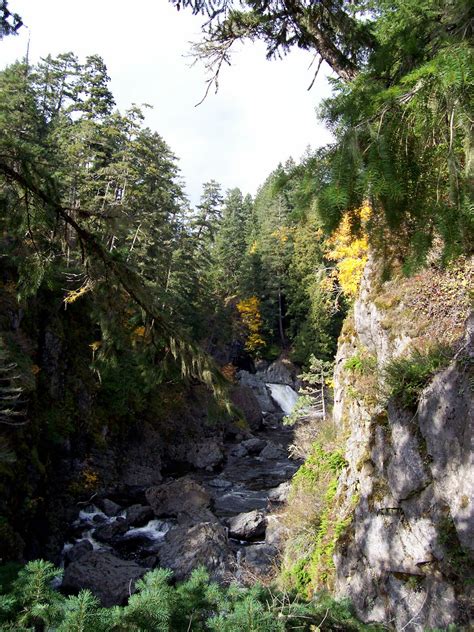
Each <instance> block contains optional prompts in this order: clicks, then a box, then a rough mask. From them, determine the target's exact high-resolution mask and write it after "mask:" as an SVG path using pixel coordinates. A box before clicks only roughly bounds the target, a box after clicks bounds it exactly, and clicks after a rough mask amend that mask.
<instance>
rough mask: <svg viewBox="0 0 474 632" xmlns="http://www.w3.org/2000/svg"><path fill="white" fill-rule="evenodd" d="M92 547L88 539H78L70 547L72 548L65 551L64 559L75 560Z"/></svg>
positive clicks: (88, 551)
mask: <svg viewBox="0 0 474 632" xmlns="http://www.w3.org/2000/svg"><path fill="white" fill-rule="evenodd" d="M93 548H94V547H93V546H92V544H91V543H90V542H89V540H80V541H79V542H77V543H76V544H75V545H74V546H73V547H72V549H69V551H67V553H66V555H65V559H66V561H67V562H76V561H77V560H79V559H80V558H81V557H84V555H85V554H86V553H90V552H91V551H92V550H93Z"/></svg>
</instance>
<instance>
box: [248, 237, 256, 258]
mask: <svg viewBox="0 0 474 632" xmlns="http://www.w3.org/2000/svg"><path fill="white" fill-rule="evenodd" d="M257 252H258V241H256V240H255V241H254V242H253V243H252V245H251V246H250V248H249V255H255V254H257Z"/></svg>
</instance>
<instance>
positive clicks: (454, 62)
mask: <svg viewBox="0 0 474 632" xmlns="http://www.w3.org/2000/svg"><path fill="white" fill-rule="evenodd" d="M469 14H471V15H470V16H469ZM471 20H472V9H467V5H466V4H465V3H464V2H463V1H462V0H461V1H456V2H451V3H448V4H446V3H439V2H437V1H435V0H426V1H425V2H417V1H416V2H415V1H413V0H396V2H385V1H382V0H381V1H380V2H377V4H376V12H375V15H374V16H373V32H374V35H375V37H376V39H377V42H378V45H377V48H376V50H375V52H374V54H373V55H372V56H371V57H370V58H369V60H368V63H367V64H366V66H365V67H364V68H363V69H362V71H361V72H360V73H359V75H358V76H357V78H356V79H355V80H354V81H353V82H352V83H351V84H345V85H344V84H342V83H338V84H336V85H335V95H334V96H333V97H332V98H330V99H328V100H327V101H326V102H325V105H324V106H323V108H322V111H321V113H322V117H323V119H324V120H325V121H326V122H327V123H328V124H329V125H330V127H331V128H332V129H333V131H334V133H335V135H336V138H337V143H336V144H335V145H334V146H333V147H331V148H328V149H327V150H324V151H323V152H322V153H321V163H320V170H321V171H320V178H321V180H322V181H323V182H324V184H323V186H322V187H321V189H320V191H319V194H318V197H319V210H320V213H321V217H322V218H323V220H324V222H325V225H326V226H327V228H328V229H329V230H333V229H335V228H336V226H337V225H338V224H339V222H340V219H341V216H342V214H344V213H346V212H348V211H349V212H351V211H353V210H354V209H356V208H358V207H360V206H361V205H362V204H363V202H364V201H365V200H366V199H368V200H369V201H370V204H371V206H372V209H373V216H372V219H371V221H370V222H369V224H368V227H367V228H368V233H369V238H370V240H371V242H372V244H373V245H375V246H377V247H378V248H379V250H380V251H381V252H384V253H385V254H390V250H391V251H392V252H393V250H395V251H397V253H398V254H399V255H401V256H402V257H403V259H404V261H405V269H406V270H407V271H411V270H413V269H416V268H417V267H419V266H420V264H422V263H423V262H424V260H425V257H426V254H427V252H428V251H429V249H430V248H431V246H432V244H433V240H434V239H436V238H438V239H439V238H441V240H442V243H443V246H444V253H443V256H444V258H445V259H449V258H450V257H453V256H455V255H457V254H459V253H460V252H463V251H469V249H470V244H472V230H473V215H472V197H471V196H472V189H471V184H470V181H471V178H472V165H473V162H472V121H471V122H470V121H469V111H470V107H471V106H470V103H471V102H472V91H473V74H472V68H473V49H472V47H471V45H470V42H469V38H470V36H471V29H472V26H466V27H465V26H464V25H466V24H469V23H470V24H472V21H471ZM388 234H390V235H391V237H392V244H391V247H390V248H388V247H387V236H388Z"/></svg>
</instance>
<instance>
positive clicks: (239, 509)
mask: <svg viewBox="0 0 474 632" xmlns="http://www.w3.org/2000/svg"><path fill="white" fill-rule="evenodd" d="M267 502H268V501H267V495H266V493H265V492H261V491H250V490H235V491H232V492H229V493H226V494H223V495H222V496H220V497H219V498H216V500H215V502H214V510H215V512H216V513H218V514H220V515H223V516H230V515H234V514H239V513H246V512H248V511H252V510H253V509H265V507H266V506H267Z"/></svg>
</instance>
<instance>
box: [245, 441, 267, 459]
mask: <svg viewBox="0 0 474 632" xmlns="http://www.w3.org/2000/svg"><path fill="white" fill-rule="evenodd" d="M241 445H242V446H243V447H244V448H245V449H246V451H247V453H248V454H250V455H253V456H255V455H257V454H260V452H261V451H262V450H263V448H264V447H265V446H266V445H267V442H266V441H265V440H264V439H259V438H258V437H251V438H250V439H246V440H245V441H242V444H241Z"/></svg>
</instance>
